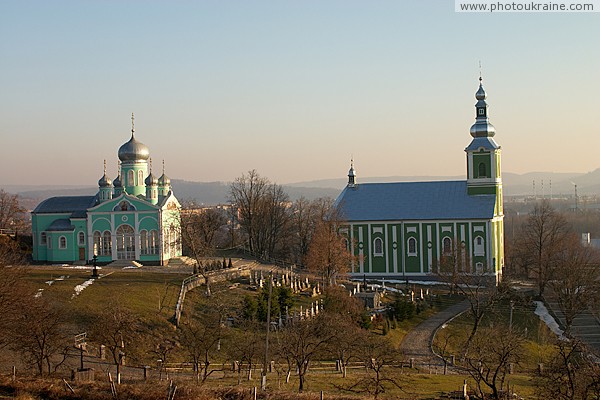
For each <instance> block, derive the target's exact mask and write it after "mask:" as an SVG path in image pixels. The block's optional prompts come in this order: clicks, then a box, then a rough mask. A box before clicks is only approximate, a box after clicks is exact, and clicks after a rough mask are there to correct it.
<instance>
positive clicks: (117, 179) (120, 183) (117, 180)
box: [113, 175, 123, 187]
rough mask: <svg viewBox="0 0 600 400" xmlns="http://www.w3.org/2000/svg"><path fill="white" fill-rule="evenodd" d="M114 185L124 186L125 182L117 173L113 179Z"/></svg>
mask: <svg viewBox="0 0 600 400" xmlns="http://www.w3.org/2000/svg"><path fill="white" fill-rule="evenodd" d="M113 185H115V187H123V183H122V182H121V175H117V177H116V178H115V180H114V181H113Z"/></svg>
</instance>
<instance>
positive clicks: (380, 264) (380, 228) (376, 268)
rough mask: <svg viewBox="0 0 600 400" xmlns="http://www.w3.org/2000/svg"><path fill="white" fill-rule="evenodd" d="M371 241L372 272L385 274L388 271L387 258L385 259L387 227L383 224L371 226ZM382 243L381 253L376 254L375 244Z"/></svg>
mask: <svg viewBox="0 0 600 400" xmlns="http://www.w3.org/2000/svg"><path fill="white" fill-rule="evenodd" d="M370 233H371V240H370V241H369V245H370V248H371V249H373V250H371V251H370V254H371V260H372V270H371V272H381V273H385V272H387V271H386V261H385V260H386V257H385V249H386V240H385V225H383V224H373V225H371V232H370ZM378 240H380V241H381V250H382V252H381V253H378V254H376V253H375V242H376V241H378Z"/></svg>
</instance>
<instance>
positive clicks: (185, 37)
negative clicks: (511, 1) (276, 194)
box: [0, 0, 600, 185]
mask: <svg viewBox="0 0 600 400" xmlns="http://www.w3.org/2000/svg"><path fill="white" fill-rule="evenodd" d="M598 38H600V13H572V14H567V13H552V14H549V13H494V14H484V13H456V12H455V11H454V1H452V0H450V1H448V0H428V1H424V0H375V1H367V0H362V1H358V0H303V1H299V0H262V1H260V0H243V1H242V0H227V1H223V0H214V1H213V0H197V1H191V0H178V1H157V0H144V1H142V0H102V1H100V0H87V1H80V0H76V1H65V0H53V1H47V0H43V1H42V0H37V1H33V0H0V152H1V157H0V185H2V184H5V185H8V184H11V185H14V184H30V185H42V184H43V185H48V184H50V185H67V184H71V185H95V184H96V182H97V180H98V179H99V178H100V177H101V175H102V165H103V160H104V159H106V160H107V164H108V174H109V176H111V177H114V176H116V174H117V160H118V158H117V151H118V148H119V146H121V144H123V143H125V142H126V141H127V140H129V137H130V130H131V113H132V112H133V113H135V129H136V138H137V139H138V140H140V141H141V142H143V143H144V144H146V145H147V146H148V147H149V149H150V154H151V157H152V159H153V166H154V171H157V172H159V173H160V172H161V171H160V169H161V167H160V164H161V162H162V160H163V159H164V160H165V166H166V173H167V175H169V176H170V177H171V178H175V179H185V180H190V181H201V182H210V181H232V180H234V179H235V178H236V177H239V176H240V175H241V174H242V173H244V172H247V171H249V170H251V169H256V170H257V171H258V173H259V174H260V175H262V176H265V177H267V178H269V179H270V180H272V181H274V182H277V183H280V184H285V183H293V182H302V181H311V180H318V179H329V178H338V177H345V176H346V174H347V172H348V168H349V164H350V159H351V157H353V158H354V164H355V168H356V170H357V173H358V177H359V180H360V177H361V176H363V177H373V176H382V177H383V176H399V175H436V176H454V175H462V176H464V175H465V164H466V161H465V160H466V157H465V153H464V149H465V147H466V146H467V145H468V144H469V142H470V140H471V136H470V135H469V128H470V126H471V125H472V124H473V122H474V118H475V108H474V104H475V98H474V94H475V92H476V90H477V88H478V78H479V74H480V68H479V63H480V62H481V65H482V67H481V74H482V76H483V84H484V87H485V89H486V91H487V93H488V99H487V101H488V104H489V105H490V109H489V115H490V122H491V123H492V124H493V125H494V126H495V127H496V132H497V133H496V136H495V139H496V141H497V142H498V144H500V145H501V146H502V163H503V166H502V167H503V171H505V172H513V173H526V172H531V171H553V172H588V171H592V170H595V169H596V168H599V167H600V158H599V157H598V154H599V151H598V144H599V137H600V99H599V97H598V93H599V92H600V76H599V72H600V50H599V49H600V47H599V45H598Z"/></svg>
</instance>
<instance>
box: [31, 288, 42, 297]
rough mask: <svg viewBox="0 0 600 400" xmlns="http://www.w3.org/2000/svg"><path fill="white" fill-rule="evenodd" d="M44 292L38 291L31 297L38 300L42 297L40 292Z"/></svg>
mask: <svg viewBox="0 0 600 400" xmlns="http://www.w3.org/2000/svg"><path fill="white" fill-rule="evenodd" d="M43 291H44V289H38V291H37V293H36V294H35V295H34V296H33V297H35V298H36V299H39V298H40V297H42V292H43Z"/></svg>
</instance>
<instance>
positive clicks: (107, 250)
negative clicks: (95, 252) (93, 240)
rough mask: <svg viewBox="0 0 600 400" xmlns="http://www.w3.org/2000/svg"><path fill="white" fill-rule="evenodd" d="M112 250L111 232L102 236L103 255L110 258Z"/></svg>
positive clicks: (106, 232) (105, 232)
mask: <svg viewBox="0 0 600 400" xmlns="http://www.w3.org/2000/svg"><path fill="white" fill-rule="evenodd" d="M111 250H112V240H111V235H110V232H109V231H104V233H103V234H102V255H105V256H110V255H111Z"/></svg>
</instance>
